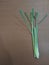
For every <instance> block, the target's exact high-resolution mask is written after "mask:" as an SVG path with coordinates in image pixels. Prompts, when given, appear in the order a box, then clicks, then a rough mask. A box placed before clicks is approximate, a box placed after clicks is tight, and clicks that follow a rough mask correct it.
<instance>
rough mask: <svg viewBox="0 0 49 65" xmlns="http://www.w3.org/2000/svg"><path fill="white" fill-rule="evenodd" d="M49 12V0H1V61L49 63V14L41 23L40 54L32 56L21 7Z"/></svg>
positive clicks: (4, 63)
mask: <svg viewBox="0 0 49 65" xmlns="http://www.w3.org/2000/svg"><path fill="white" fill-rule="evenodd" d="M21 8H22V9H23V10H24V11H26V12H27V13H28V14H29V12H30V11H31V9H32V8H35V10H36V11H39V19H38V22H39V21H40V20H41V19H42V17H43V16H44V15H45V13H49V0H0V65H49V15H48V17H47V18H46V19H45V20H44V21H43V22H42V23H41V24H40V25H39V51H40V58H39V59H34V58H33V50H32V40H31V35H30V33H29V32H28V30H27V28H26V27H25V24H24V23H23V20H22V18H21V16H20V14H19V10H20V9H21Z"/></svg>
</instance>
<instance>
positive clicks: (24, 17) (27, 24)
mask: <svg viewBox="0 0 49 65" xmlns="http://www.w3.org/2000/svg"><path fill="white" fill-rule="evenodd" d="M20 15H21V17H22V18H23V20H24V23H25V25H26V27H27V28H28V30H29V31H30V33H31V27H30V24H29V23H28V22H27V18H26V16H25V13H24V11H23V10H22V9H20Z"/></svg>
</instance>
